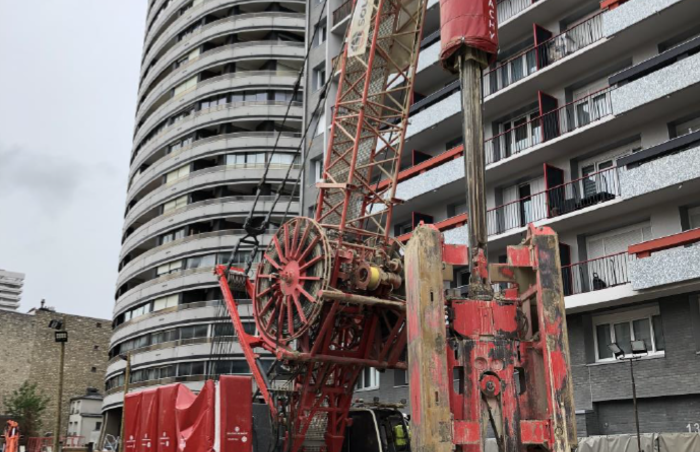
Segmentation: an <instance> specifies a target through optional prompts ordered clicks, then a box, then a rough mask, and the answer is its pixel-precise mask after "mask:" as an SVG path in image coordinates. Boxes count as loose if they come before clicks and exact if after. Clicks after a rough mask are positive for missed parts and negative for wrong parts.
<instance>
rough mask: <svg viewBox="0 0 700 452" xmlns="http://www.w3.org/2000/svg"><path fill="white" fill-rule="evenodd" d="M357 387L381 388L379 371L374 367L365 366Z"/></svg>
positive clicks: (365, 389)
mask: <svg viewBox="0 0 700 452" xmlns="http://www.w3.org/2000/svg"><path fill="white" fill-rule="evenodd" d="M355 389H357V390H358V391H369V390H372V389H379V371H378V370H377V369H375V368H374V367H365V368H364V369H363V370H362V373H360V377H359V378H358V379H357V385H356V386H355Z"/></svg>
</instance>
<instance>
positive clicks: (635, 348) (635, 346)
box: [608, 341, 648, 452]
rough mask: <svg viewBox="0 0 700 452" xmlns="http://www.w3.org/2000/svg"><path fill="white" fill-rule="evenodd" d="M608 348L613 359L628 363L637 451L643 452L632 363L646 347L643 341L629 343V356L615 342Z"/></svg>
mask: <svg viewBox="0 0 700 452" xmlns="http://www.w3.org/2000/svg"><path fill="white" fill-rule="evenodd" d="M608 348H609V349H610V351H611V352H613V355H615V359H617V360H620V361H629V362H630V377H631V379H632V403H633V405H634V423H635V426H636V427H637V450H638V451H639V452H643V451H642V435H641V434H640V433H639V412H638V411H637V385H636V384H635V382H634V361H635V360H638V359H641V358H642V356H644V355H646V354H647V353H648V350H647V346H646V344H645V343H644V341H631V342H630V350H631V351H632V353H631V354H630V356H627V355H625V351H624V350H622V348H621V347H620V346H619V345H618V344H617V343H616V342H613V343H612V344H609V345H608Z"/></svg>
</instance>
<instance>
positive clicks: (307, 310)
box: [253, 217, 331, 346]
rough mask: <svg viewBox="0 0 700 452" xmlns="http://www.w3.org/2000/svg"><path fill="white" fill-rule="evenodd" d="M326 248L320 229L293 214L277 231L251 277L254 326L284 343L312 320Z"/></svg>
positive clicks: (325, 276) (326, 275)
mask: <svg viewBox="0 0 700 452" xmlns="http://www.w3.org/2000/svg"><path fill="white" fill-rule="evenodd" d="M330 260H331V255H330V247H329V244H328V239H327V238H326V235H325V234H324V231H323V229H321V227H320V226H319V225H318V223H316V222H315V221H314V220H312V219H310V218H304V217H297V218H294V219H293V220H291V221H288V222H287V223H285V224H284V225H282V227H281V228H280V229H279V230H278V231H277V233H276V234H275V236H274V237H273V238H272V242H271V243H270V245H269V246H268V248H267V250H266V251H265V255H264V256H263V261H262V262H261V263H260V265H259V266H258V273H257V276H256V278H255V300H254V301H253V309H254V310H255V317H256V319H257V323H258V329H259V330H260V332H261V333H262V334H263V336H265V337H266V338H267V339H268V340H271V341H272V342H273V343H275V344H277V345H280V346H284V345H286V344H288V343H289V342H290V341H292V340H294V339H297V338H299V337H300V336H301V335H302V334H304V333H305V332H306V331H307V330H308V329H309V328H310V327H311V326H313V325H314V322H315V321H316V319H317V317H318V315H319V313H320V312H321V308H322V307H323V303H322V300H321V299H320V297H319V292H320V291H321V290H325V289H327V287H328V281H329V279H330V270H331V266H330Z"/></svg>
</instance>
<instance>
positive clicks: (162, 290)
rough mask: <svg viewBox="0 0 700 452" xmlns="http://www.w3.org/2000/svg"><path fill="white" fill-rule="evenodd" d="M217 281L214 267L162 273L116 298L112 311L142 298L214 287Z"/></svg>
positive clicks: (138, 301) (134, 303)
mask: <svg viewBox="0 0 700 452" xmlns="http://www.w3.org/2000/svg"><path fill="white" fill-rule="evenodd" d="M218 284H219V282H218V281H217V279H216V277H215V276H214V267H202V268H193V269H190V270H184V271H181V272H176V273H171V274H168V275H163V276H161V277H158V278H154V279H151V280H150V281H146V282H144V283H143V284H140V285H138V286H136V287H134V288H133V289H131V290H129V291H128V292H126V293H124V294H123V295H122V296H120V297H119V298H118V299H117V302H116V304H115V305H114V312H122V311H123V310H124V309H126V308H129V307H131V306H134V305H136V304H138V303H141V302H143V301H144V300H149V299H152V298H156V297H160V296H164V295H166V294H171V293H175V292H178V291H182V290H185V289H196V288H206V287H216V286H218Z"/></svg>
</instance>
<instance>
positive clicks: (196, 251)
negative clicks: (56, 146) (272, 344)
mask: <svg viewBox="0 0 700 452" xmlns="http://www.w3.org/2000/svg"><path fill="white" fill-rule="evenodd" d="M305 9H306V5H305V2H304V1H302V0H282V1H275V2H273V1H262V2H261V1H257V0H243V1H241V0H195V1H192V0H170V1H167V0H166V1H164V0H152V1H151V2H150V6H149V10H148V17H147V20H146V34H145V37H144V46H143V59H142V66H141V71H140V77H141V82H140V86H139V90H138V101H137V109H136V120H135V127H134V134H133V149H132V152H131V160H130V170H129V184H128V192H127V201H126V206H125V209H124V226H123V231H124V234H123V240H122V249H121V252H120V255H119V276H118V278H117V281H116V286H117V287H116V293H115V304H114V313H113V324H112V327H113V335H112V340H111V344H110V349H109V364H108V367H107V371H106V373H105V375H104V379H105V381H104V386H105V390H106V394H105V398H104V400H103V403H102V410H103V412H104V413H105V415H106V418H105V421H104V425H105V429H104V432H103V433H104V435H107V434H109V435H113V436H118V435H119V425H120V416H121V406H122V403H123V396H124V386H125V385H124V374H125V367H126V366H125V361H124V360H123V359H122V357H125V355H126V354H127V353H128V354H130V355H131V363H132V369H131V381H130V388H131V390H133V391H138V390H141V389H144V388H148V387H153V386H157V385H161V384H167V383H172V382H183V383H184V384H186V385H187V386H189V387H190V388H191V389H193V390H195V391H197V390H198V389H199V388H201V385H202V384H203V382H204V380H206V379H208V378H216V376H218V375H219V374H222V373H245V372H247V366H246V364H245V360H244V358H243V356H242V353H241V350H240V348H239V347H238V344H237V342H236V339H235V336H234V333H233V330H232V325H231V322H230V320H229V316H228V314H227V311H226V309H225V307H224V305H223V304H222V302H221V292H220V290H219V288H218V281H217V279H216V278H215V277H214V276H213V274H212V270H213V268H214V266H215V265H218V264H222V263H227V262H228V261H229V259H230V258H231V256H230V253H231V252H232V250H233V249H234V248H235V246H236V244H237V243H238V242H239V241H240V239H241V238H243V237H244V235H245V234H246V232H245V230H244V223H245V219H246V217H247V216H248V215H249V214H250V213H252V215H253V216H256V217H260V216H264V215H265V214H267V212H268V211H270V210H273V215H272V217H271V222H272V225H271V227H270V231H271V232H274V230H275V228H276V226H277V225H278V224H279V223H280V222H281V218H282V215H284V212H285V210H286V209H287V206H288V204H289V206H290V211H291V212H297V211H298V210H299V203H298V195H297V194H293V193H292V185H293V181H294V180H295V179H296V178H297V176H298V175H299V170H300V167H299V164H298V160H297V159H298V153H299V146H300V137H301V127H302V117H303V107H302V105H303V104H302V100H303V98H302V93H303V86H302V87H301V88H300V89H299V90H298V92H297V93H296V94H295V93H294V84H295V81H296V79H297V74H298V73H299V70H300V68H301V66H302V62H303V58H304V52H305V33H304V21H305V15H304V12H305ZM288 107H289V108H288ZM273 151H274V155H273ZM266 168H269V171H268V172H267V174H266V180H265V183H264V184H261V185H260V197H259V199H258V200H257V204H255V202H256V201H255V199H256V190H257V189H258V184H259V182H260V180H261V178H262V176H263V174H264V173H265V170H266ZM285 178H289V179H291V181H289V180H287V182H288V183H287V184H286V186H285V188H282V183H283V181H285ZM278 193H279V194H280V198H279V199H278V200H277V201H276V200H275V198H276V195H277V194H278ZM269 240H270V235H269V234H266V235H264V236H262V237H260V241H261V243H262V246H266V245H267V243H268V242H269ZM250 252H251V246H250V245H244V246H243V247H242V248H241V250H240V252H239V254H238V255H237V256H234V259H233V262H234V264H237V265H241V266H245V264H246V261H247V260H248V259H249V257H250ZM245 309H246V308H244V310H245ZM244 322H245V323H246V325H251V326H249V327H252V328H254V326H252V323H251V319H250V314H249V313H248V314H245V315H244ZM104 435H103V436H104Z"/></svg>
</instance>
